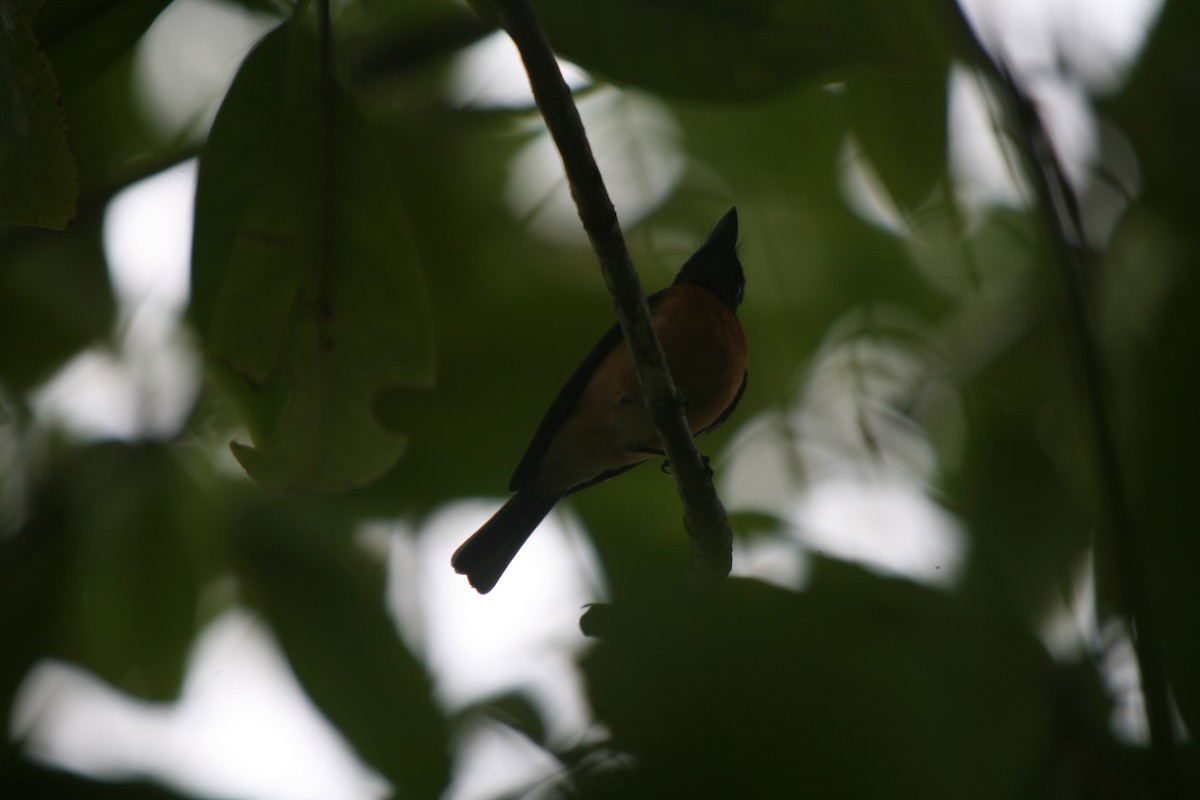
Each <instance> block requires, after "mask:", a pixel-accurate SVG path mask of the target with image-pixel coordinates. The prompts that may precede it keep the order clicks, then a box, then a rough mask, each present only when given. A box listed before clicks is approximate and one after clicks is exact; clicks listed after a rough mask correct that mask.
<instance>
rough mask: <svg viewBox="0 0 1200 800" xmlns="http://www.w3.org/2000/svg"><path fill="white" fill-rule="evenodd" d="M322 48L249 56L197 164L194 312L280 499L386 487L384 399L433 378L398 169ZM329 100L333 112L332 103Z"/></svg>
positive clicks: (284, 31)
mask: <svg viewBox="0 0 1200 800" xmlns="http://www.w3.org/2000/svg"><path fill="white" fill-rule="evenodd" d="M330 81H331V83H330V84H329V85H328V86H327V87H326V88H327V90H328V95H324V94H323V93H322V89H321V86H322V80H321V78H320V77H319V76H318V74H317V57H316V50H315V45H314V43H313V42H312V41H311V37H310V35H309V34H308V33H307V32H306V31H304V30H303V29H302V28H300V27H298V26H293V25H285V26H282V27H280V28H278V29H276V30H275V31H274V32H273V33H271V34H269V35H268V36H267V37H266V38H265V39H264V40H263V41H262V42H260V43H259V45H258V46H257V47H256V48H255V50H254V51H253V52H252V53H251V55H250V56H249V57H248V58H247V59H246V62H245V63H244V64H243V66H242V68H241V70H240V71H239V73H238V76H237V78H236V79H235V81H234V84H233V86H232V87H231V89H230V91H229V95H228V96H227V98H226V100H225V102H224V103H223V104H222V106H221V111H220V113H219V114H218V116H217V120H216V122H215V123H214V125H213V131H212V134H211V137H210V139H209V143H208V146H207V148H206V150H205V153H204V155H203V157H202V159H201V167H200V178H199V186H198V188H197V200H196V234H195V249H194V258H193V265H192V291H193V296H192V312H193V315H194V318H195V319H196V322H197V324H198V326H199V327H200V329H201V331H202V333H203V334H204V336H205V339H206V346H207V351H208V355H209V356H210V358H211V359H212V360H213V361H215V362H216V363H217V364H218V365H219V366H220V367H221V368H222V372H223V374H224V375H225V376H226V377H227V379H228V381H227V383H228V384H229V386H230V387H231V388H232V389H233V391H234V393H235V395H236V397H237V399H238V401H239V403H240V405H241V407H242V410H243V413H244V415H245V417H246V421H247V423H248V425H249V427H250V431H251V435H252V437H253V439H254V442H255V447H254V448H251V447H248V446H245V445H236V444H235V445H234V452H235V454H236V455H237V457H238V459H239V460H240V461H241V462H242V464H243V466H245V468H246V470H247V471H248V472H249V473H250V474H251V475H252V476H253V477H254V478H255V480H257V481H258V482H259V483H261V484H263V485H264V486H267V487H269V488H272V489H308V490H326V491H327V490H337V489H345V488H350V487H354V486H359V485H361V484H364V483H366V482H369V481H371V480H372V479H374V478H376V477H378V476H379V475H380V474H381V473H382V472H383V471H385V470H386V469H387V468H388V467H390V466H391V465H392V464H393V463H394V462H395V460H396V459H397V458H398V457H399V455H400V453H401V451H402V449H403V447H404V443H405V437H404V436H403V435H401V434H396V433H391V432H389V431H387V430H385V429H383V428H381V427H380V426H379V424H378V423H377V421H376V420H375V418H374V416H373V413H372V411H371V406H372V403H373V401H374V398H375V396H376V394H377V393H378V392H379V391H380V390H381V389H383V388H385V387H389V386H399V385H426V384H427V383H428V382H429V381H430V380H431V377H432V356H431V344H430V334H429V330H428V326H429V320H428V310H427V308H426V302H425V297H424V293H423V288H422V285H421V280H420V276H419V273H418V270H417V266H416V263H415V260H414V256H413V254H412V251H411V248H410V246H409V241H408V237H407V234H406V233H405V227H404V220H403V215H402V211H401V208H400V205H399V200H398V198H397V195H396V193H395V189H394V187H393V186H392V184H391V181H390V178H389V170H388V166H387V163H386V162H385V161H384V160H383V159H382V157H381V156H380V155H379V153H378V151H377V149H376V147H375V144H374V141H373V140H372V138H371V135H370V133H369V131H368V130H367V128H366V126H365V124H364V123H363V121H362V120H361V118H360V117H359V116H358V113H357V111H356V110H355V108H354V105H353V104H352V102H351V100H350V98H349V96H348V95H346V94H345V93H344V91H343V90H342V89H341V88H340V87H339V86H338V84H337V83H336V82H335V81H333V80H332V78H331V79H330ZM323 98H325V99H327V101H328V104H327V105H326V103H325V101H324V100H323Z"/></svg>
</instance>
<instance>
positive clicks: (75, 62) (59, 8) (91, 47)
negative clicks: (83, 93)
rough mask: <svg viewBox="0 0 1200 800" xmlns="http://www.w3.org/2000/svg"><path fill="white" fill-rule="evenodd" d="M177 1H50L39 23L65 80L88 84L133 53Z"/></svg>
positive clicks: (41, 36)
mask: <svg viewBox="0 0 1200 800" xmlns="http://www.w3.org/2000/svg"><path fill="white" fill-rule="evenodd" d="M170 4H171V0H46V2H45V3H44V4H43V6H42V9H41V12H40V13H39V14H38V16H37V19H36V22H35V23H34V30H35V32H36V33H37V35H38V39H40V40H41V42H42V44H43V46H44V47H45V48H46V52H47V53H48V54H49V55H50V60H51V62H52V63H53V64H54V70H55V72H56V73H57V74H58V76H59V79H60V80H61V81H62V82H63V84H64V85H66V84H72V85H75V84H82V83H86V82H88V81H90V80H92V79H93V78H94V77H96V76H98V75H100V74H102V73H103V72H104V71H105V70H106V69H108V68H109V67H110V66H112V65H113V64H114V63H116V61H117V59H119V58H120V57H121V56H122V55H124V54H125V53H127V52H128V51H129V50H130V48H132V47H133V45H134V44H136V43H137V41H138V39H140V38H141V36H142V34H143V33H145V32H146V29H147V28H149V27H150V24H151V23H153V22H154V20H155V19H157V18H158V15H159V14H160V13H162V10H163V9H164V8H166V7H167V6H169V5H170Z"/></svg>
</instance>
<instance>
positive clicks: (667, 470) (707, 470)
mask: <svg viewBox="0 0 1200 800" xmlns="http://www.w3.org/2000/svg"><path fill="white" fill-rule="evenodd" d="M711 461H712V459H710V458H709V457H708V456H706V455H704V454H703V453H701V454H700V463H701V464H703V465H704V480H706V481H711V480H712V477H713V469H712V467H711V466H709V463H710V462H711ZM659 469H661V470H662V472H663V474H664V475H673V474H674V473H673V472H672V471H671V462H670V460H669V459H668V460H667V461H664V462H663V463H662V466H661V467H659Z"/></svg>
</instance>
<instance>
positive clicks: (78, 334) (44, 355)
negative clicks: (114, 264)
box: [0, 210, 116, 392]
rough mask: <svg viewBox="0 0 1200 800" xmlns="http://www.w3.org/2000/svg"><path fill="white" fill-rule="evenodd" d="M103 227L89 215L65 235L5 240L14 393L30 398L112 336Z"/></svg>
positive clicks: (0, 239)
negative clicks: (60, 369)
mask: <svg viewBox="0 0 1200 800" xmlns="http://www.w3.org/2000/svg"><path fill="white" fill-rule="evenodd" d="M101 225H102V219H101V217H100V215H98V214H93V213H90V211H89V210H85V211H84V213H83V215H81V217H80V219H79V220H77V221H76V223H75V224H74V225H73V226H72V227H71V230H70V232H69V233H66V234H60V233H52V232H49V231H43V230H37V229H33V228H26V229H19V230H17V229H13V230H9V231H7V232H6V235H0V263H2V264H3V268H2V269H0V381H3V382H4V383H5V384H6V385H7V386H8V387H10V388H11V389H13V390H15V391H17V392H24V391H27V390H29V389H30V388H32V387H33V386H35V385H36V384H37V383H39V382H40V381H42V380H45V379H46V378H47V377H49V376H50V375H51V373H53V371H54V370H55V369H57V368H58V367H60V366H62V364H63V363H65V362H66V361H67V359H69V358H70V357H71V356H73V355H74V354H75V353H77V352H78V351H79V350H81V349H83V348H85V347H87V346H88V345H89V344H91V343H92V342H94V341H96V340H98V339H101V338H102V337H104V336H105V335H106V334H107V333H108V332H109V330H110V329H111V327H112V324H113V319H114V316H115V314H116V303H115V301H114V298H113V294H112V287H111V285H110V284H109V281H108V269H107V265H106V264H105V259H104V252H103V249H102V244H101Z"/></svg>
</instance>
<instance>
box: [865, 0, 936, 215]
mask: <svg viewBox="0 0 1200 800" xmlns="http://www.w3.org/2000/svg"><path fill="white" fill-rule="evenodd" d="M895 5H896V9H891V13H889V14H888V15H887V16H888V24H887V26H886V28H887V30H888V33H889V35H890V37H891V38H892V40H893V41H894V42H895V43H896V45H895V47H896V50H897V52H898V53H899V54H900V57H899V58H898V59H897V60H896V62H894V63H889V64H886V65H871V66H869V67H865V68H863V69H860V70H858V71H857V72H856V73H855V75H854V76H853V77H852V79H851V80H850V81H849V83H848V89H849V92H848V94H849V98H850V122H851V126H852V127H853V130H854V136H855V138H856V139H857V140H858V142H859V144H860V145H861V146H862V148H863V151H864V153H865V155H866V157H867V159H868V160H869V161H870V162H871V165H872V166H873V167H874V169H875V171H876V172H877V173H878V174H879V177H880V178H881V179H882V181H883V183H884V185H885V186H886V187H887V189H888V191H889V193H890V194H891V196H892V199H893V200H894V201H895V203H896V205H897V206H898V207H899V208H901V209H908V210H911V209H915V208H917V207H918V206H920V205H921V204H922V203H924V202H925V201H927V200H928V199H929V197H930V195H931V194H932V193H933V190H934V188H935V187H936V186H937V185H938V184H939V183H940V182H941V181H942V179H943V178H944V176H945V174H946V142H947V119H946V97H947V82H948V80H949V74H948V70H949V64H950V62H949V55H948V52H947V50H946V45H945V43H944V42H943V40H942V38H941V37H942V32H941V30H940V29H939V28H938V26H937V25H936V24H935V23H936V20H934V19H931V14H932V11H931V9H930V8H929V7H928V5H927V4H925V3H914V2H911V1H910V2H901V3H896V4H895Z"/></svg>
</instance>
